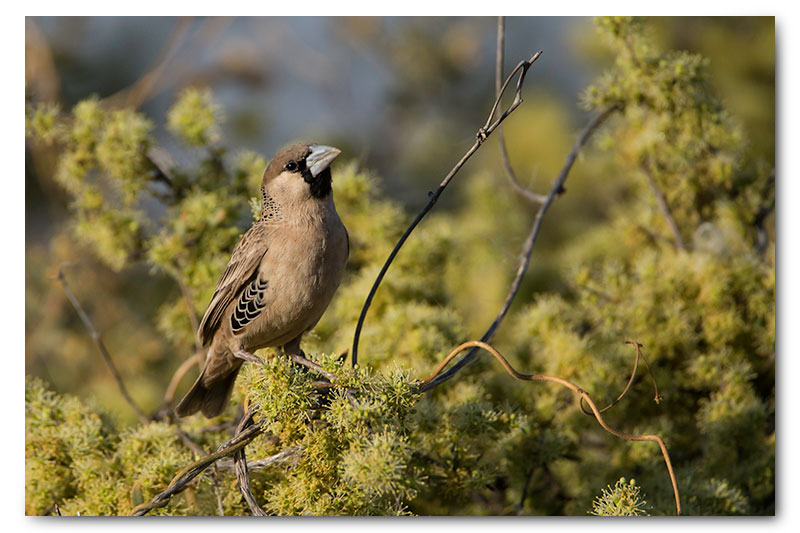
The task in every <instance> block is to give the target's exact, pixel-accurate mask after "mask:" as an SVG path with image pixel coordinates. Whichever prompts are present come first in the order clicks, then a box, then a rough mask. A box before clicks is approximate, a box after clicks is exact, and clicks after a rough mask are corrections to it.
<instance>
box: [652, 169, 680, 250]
mask: <svg viewBox="0 0 800 533" xmlns="http://www.w3.org/2000/svg"><path fill="white" fill-rule="evenodd" d="M642 171H643V172H644V175H645V176H646V177H647V184H648V185H649V186H650V190H651V191H653V196H655V197H656V202H657V203H658V207H659V209H661V213H662V214H663V215H664V218H665V219H666V220H667V224H668V225H669V229H670V231H671V232H672V237H673V238H674V239H675V247H676V248H677V249H678V250H686V244H684V242H683V237H681V230H680V229H679V228H678V223H677V222H675V217H673V216H672V211H671V210H670V208H669V204H667V199H666V198H665V197H664V193H662V192H661V189H659V188H658V184H657V183H656V180H655V178H654V177H653V172H652V169H651V168H650V163H649V162H648V161H645V162H644V164H643V165H642Z"/></svg>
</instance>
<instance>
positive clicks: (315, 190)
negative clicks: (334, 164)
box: [303, 168, 332, 199]
mask: <svg viewBox="0 0 800 533" xmlns="http://www.w3.org/2000/svg"><path fill="white" fill-rule="evenodd" d="M303 179H304V180H305V181H306V183H308V185H309V187H310V188H311V196H313V197H314V198H317V199H322V198H325V197H326V196H328V195H329V194H330V193H331V189H332V187H331V169H330V168H326V169H325V170H323V171H322V172H320V173H319V175H318V176H317V177H316V178H315V177H314V176H313V175H312V174H311V171H309V170H308V169H306V170H304V171H303Z"/></svg>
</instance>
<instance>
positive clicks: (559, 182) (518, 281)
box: [425, 106, 617, 390]
mask: <svg viewBox="0 0 800 533" xmlns="http://www.w3.org/2000/svg"><path fill="white" fill-rule="evenodd" d="M616 110H617V107H616V106H611V107H609V108H608V109H606V110H604V111H603V112H601V113H600V114H598V115H597V116H595V117H594V118H593V119H592V120H590V121H589V123H588V124H587V125H586V127H585V128H584V129H583V131H581V133H580V135H578V139H577V140H576V141H575V144H574V145H573V147H572V151H570V153H569V154H568V155H567V161H566V163H564V166H563V167H562V169H561V172H559V174H558V176H556V179H555V180H553V185H552V187H551V188H550V192H549V193H548V195H547V198H545V202H544V203H543V204H542V205H541V207H539V210H538V212H537V213H536V218H535V219H534V221H533V226H532V227H531V231H530V233H529V234H528V238H527V239H526V240H525V244H523V246H522V252H521V253H520V259H519V266H518V267H517V273H516V275H515V276H514V280H513V281H512V282H511V287H510V288H509V291H508V294H507V295H506V299H505V301H504V302H503V306H502V307H501V308H500V311H499V312H498V313H497V316H496V317H495V319H494V321H493V322H492V323H491V325H490V326H489V328H488V329H487V330H486V332H485V333H484V334H483V336H482V337H481V341H482V342H489V341H491V339H492V337H494V334H495V332H496V331H497V328H499V327H500V324H501V323H502V322H503V319H504V318H505V316H506V314H507V313H508V310H509V309H510V308H511V304H512V303H513V301H514V298H515V297H516V295H517V292H519V288H520V287H521V286H522V278H523V277H524V276H525V273H526V272H527V271H528V266H529V265H530V261H531V254H532V253H533V247H534V245H535V244H536V238H537V237H538V236H539V231H540V230H541V228H542V222H543V221H544V215H545V214H546V213H547V210H548V209H549V208H550V205H551V204H552V203H553V202H554V201H555V199H556V197H557V196H559V195H560V194H562V193H564V192H565V189H564V183H565V182H566V181H567V177H568V176H569V172H570V170H572V165H573V164H574V163H575V160H576V159H577V158H578V154H579V153H580V151H581V148H583V146H584V145H585V144H586V141H588V140H589V137H591V135H592V133H594V131H595V130H596V129H597V128H598V127H599V126H600V124H602V123H603V122H605V120H606V119H607V118H608V117H609V116H610V115H611V114H612V113H613V112H614V111H616ZM477 353H478V350H477V349H474V350H470V351H469V352H468V353H467V354H466V355H465V356H464V357H463V358H462V359H461V360H460V361H458V363H456V364H455V365H453V367H452V368H450V369H449V370H448V371H447V372H445V373H444V374H442V375H441V376H439V377H438V378H437V379H436V380H435V381H432V382H430V383H427V384H426V387H425V390H430V389H432V388H433V387H436V386H437V385H440V384H442V383H444V382H445V381H447V380H448V379H450V378H452V377H453V376H454V375H455V374H456V373H457V372H458V371H459V370H460V369H461V368H463V367H464V365H466V364H467V363H469V362H470V361H472V360H473V358H474V357H475V355H476V354H477Z"/></svg>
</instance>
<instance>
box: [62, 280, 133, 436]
mask: <svg viewBox="0 0 800 533" xmlns="http://www.w3.org/2000/svg"><path fill="white" fill-rule="evenodd" d="M58 280H59V281H60V282H61V286H62V287H64V293H65V294H66V295H67V299H69V301H70V303H71V304H72V307H74V308H75V311H77V313H78V316H79V317H80V319H81V322H83V325H84V326H86V329H87V330H89V335H90V336H91V337H92V341H94V344H95V346H97V350H98V351H99V352H100V355H101V356H103V361H104V362H105V363H106V366H107V367H108V370H109V371H110V372H111V375H112V376H113V377H114V381H116V382H117V387H118V388H119V391H120V393H122V397H123V398H125V401H126V402H128V405H130V406H131V409H133V410H134V412H135V413H136V416H137V417H138V418H139V421H140V422H141V423H142V424H147V423H148V422H149V420H148V419H147V416H145V414H144V412H143V411H142V410H141V409H140V408H139V406H138V405H136V402H134V401H133V398H132V397H131V395H130V394H129V393H128V388H127V387H125V383H124V382H123V381H122V376H120V374H119V371H118V370H117V367H116V365H115V364H114V361H113V360H112V359H111V354H109V353H108V349H106V345H105V343H103V339H102V338H101V337H100V333H99V332H98V331H97V329H96V328H95V327H94V324H93V323H92V320H91V319H90V318H89V315H87V314H86V311H84V310H83V306H81V304H80V302H79V301H78V299H77V298H76V297H75V295H74V294H73V293H72V290H71V289H70V288H69V284H68V283H67V278H66V276H64V265H61V266H60V267H58Z"/></svg>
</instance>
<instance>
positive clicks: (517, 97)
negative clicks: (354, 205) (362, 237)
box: [351, 50, 542, 366]
mask: <svg viewBox="0 0 800 533" xmlns="http://www.w3.org/2000/svg"><path fill="white" fill-rule="evenodd" d="M541 55H542V51H541V50H539V51H538V52H536V53H535V54H533V56H531V58H530V59H527V60H524V61H520V62H519V63H518V64H517V66H516V67H515V68H514V70H512V71H511V74H509V75H508V77H507V78H506V81H505V83H503V86H502V87H501V88H500V91H499V93H498V95H497V97H496V98H495V101H494V105H493V106H492V110H491V111H490V112H489V116H488V117H487V118H486V122H485V124H484V125H483V126H482V127H481V128H480V129H479V130H478V132H477V134H476V136H475V142H474V143H473V145H472V147H471V148H470V149H469V150H467V152H466V153H465V154H464V156H463V157H462V158H461V159H460V160H459V161H458V163H456V164H455V166H454V167H453V168H452V169H451V170H450V172H448V173H447V175H446V176H445V177H444V179H443V180H442V182H441V183H440V184H439V187H438V188H437V189H436V191H433V192H429V193H428V203H427V204H425V207H423V208H422V211H420V212H419V214H418V215H417V217H416V218H415V219H414V221H413V222H411V224H410V225H409V226H408V228H406V231H405V232H404V233H403V235H402V236H401V237H400V240H398V241H397V244H396V245H395V246H394V249H393V250H392V252H391V253H390V254H389V257H388V258H387V259H386V261H385V262H384V264H383V267H381V270H380V272H379V273H378V276H377V277H376V278H375V281H374V283H373V284H372V288H371V289H370V291H369V294H368V295H367V299H366V300H365V301H364V306H363V307H362V308H361V314H360V316H359V317H358V323H357V324H356V330H355V334H354V336H353V352H352V354H351V361H352V364H353V366H356V364H358V340H359V338H360V337H361V328H362V327H363V326H364V320H365V319H366V316H367V311H369V307H370V305H371V304H372V299H373V298H374V297H375V293H376V292H377V290H378V287H379V286H380V284H381V281H383V277H384V276H385V275H386V271H387V270H389V266H390V265H391V264H392V261H394V258H395V257H396V256H397V253H398V252H399V251H400V248H402V246H403V244H404V243H405V242H406V239H408V237H409V236H410V235H411V232H413V231H414V228H416V227H417V225H418V224H419V223H420V222H421V221H422V219H423V218H424V217H425V215H427V214H428V211H430V210H431V208H433V206H434V204H436V201H437V200H438V199H439V196H441V195H442V193H443V192H444V190H445V188H447V185H448V184H449V183H450V181H451V180H452V179H453V178H454V177H455V175H456V174H457V173H458V171H459V170H461V168H462V167H463V166H464V164H465V163H466V162H467V161H468V160H469V158H470V157H472V155H473V154H474V153H475V152H477V151H478V148H480V147H481V145H482V144H483V143H484V141H486V139H487V138H488V137H489V136H490V135H491V134H492V133H493V132H494V131H495V130H496V129H497V128H498V127H499V126H500V124H501V123H502V122H503V121H504V120H505V119H506V118H507V117H508V116H509V115H510V114H511V113H513V112H514V110H515V109H517V107H519V105H520V104H521V103H522V87H523V85H524V83H525V75H526V74H527V72H528V69H529V68H530V67H531V66H532V65H533V63H534V62H535V61H536V60H537V59H539V56H541ZM517 74H519V78H518V79H517V84H516V88H515V90H514V100H513V102H512V103H511V105H510V106H509V107H508V108H507V109H505V110H504V111H503V112H502V113H501V114H500V116H499V117H498V118H497V119H495V120H494V121H493V119H494V117H495V115H496V114H497V110H498V108H499V106H500V100H501V99H502V97H503V94H504V93H505V91H506V89H507V88H508V86H509V84H510V83H511V80H513V79H514V77H515V76H516V75H517Z"/></svg>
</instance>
